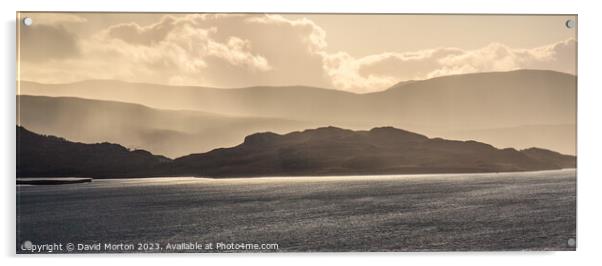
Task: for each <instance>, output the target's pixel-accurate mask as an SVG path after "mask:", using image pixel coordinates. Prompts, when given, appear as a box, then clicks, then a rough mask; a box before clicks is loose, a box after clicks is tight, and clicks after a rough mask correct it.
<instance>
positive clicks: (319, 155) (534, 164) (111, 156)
mask: <svg viewBox="0 0 602 266" xmlns="http://www.w3.org/2000/svg"><path fill="white" fill-rule="evenodd" d="M575 164H576V158H575V157H574V156H568V155H562V154H559V153H556V152H552V151H549V150H544V149H539V148H531V149H527V150H522V151H517V150H515V149H502V150H500V149H496V148H494V147H493V146H491V145H488V144H484V143H480V142H475V141H466V142H465V141H453V140H445V139H440V138H427V137H426V136H424V135H420V134H416V133H412V132H409V131H404V130H400V129H396V128H392V127H383V128H374V129H372V130H370V131H352V130H346V129H340V128H335V127H324V128H318V129H310V130H305V131H302V132H299V131H297V132H292V133H288V134H286V135H279V134H275V133H272V132H265V133H256V134H252V135H249V136H247V137H246V138H245V139H244V142H243V143H242V144H240V145H238V146H235V147H232V148H220V149H215V150H213V151H210V152H207V153H201V154H191V155H188V156H184V157H181V158H177V159H175V160H170V159H168V158H166V157H163V156H157V155H153V154H151V153H149V152H147V151H144V150H134V151H131V150H128V149H127V148H125V147H123V146H120V145H117V144H110V143H100V144H83V143H76V142H71V141H68V140H65V139H62V138H57V137H53V136H43V135H38V134H36V133H33V132H30V131H28V130H27V129H25V128H23V127H17V176H18V177H30V176H36V177H41V176H43V177H64V176H69V177H96V178H108V177H150V176H209V177H241V176H249V177H250V176H298V175H358V174H409V173H466V172H502V171H526V170H546V169H559V168H574V167H575Z"/></svg>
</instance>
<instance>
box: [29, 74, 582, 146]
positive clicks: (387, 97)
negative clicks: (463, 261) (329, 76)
mask: <svg viewBox="0 0 602 266" xmlns="http://www.w3.org/2000/svg"><path fill="white" fill-rule="evenodd" d="M576 79H577V78H576V77H575V76H573V75H570V74H565V73H559V72H554V71H544V70H517V71H510V72H491V73H475V74H464V75H455V76H445V77H438V78H433V79H428V80H421V81H411V82H401V83H399V84H397V85H395V86H393V87H391V88H390V89H388V90H386V91H382V92H376V93H370V94H353V93H348V92H343V91H335V90H328V89H320V88H311V87H303V86H286V87H250V88H240V89H215V88H205V87H177V86H165V85H153V84H140V83H127V82H120V81H106V80H105V81H98V80H97V81H84V82H78V83H72V84H54V85H47V84H38V83H33V82H26V81H22V82H20V86H19V93H20V94H31V95H49V96H74V97H83V98H94V99H102V100H118V101H125V102H132V103H140V104H144V105H147V106H150V107H155V108H164V109H189V110H198V111H205V112H210V113H214V114H229V115H238V116H240V115H243V116H250V117H280V118H283V119H285V120H293V121H306V122H304V123H305V124H303V126H304V127H297V126H294V127H286V128H282V130H280V128H276V129H270V128H254V129H256V131H262V130H263V131H266V130H269V131H279V132H285V131H286V130H299V129H301V128H307V127H315V126H323V125H333V126H338V127H344V128H350V129H369V128H372V127H377V126H382V125H388V126H393V127H398V128H405V129H408V130H412V131H416V132H422V133H424V134H428V135H430V136H441V137H444V138H461V139H466V140H468V139H472V140H479V141H486V142H487V143H490V144H492V145H495V146H496V147H508V143H515V142H516V143H519V142H520V145H518V146H512V147H525V148H526V147H530V146H539V147H543V148H548V149H556V150H560V151H562V152H564V153H568V154H575V141H574V139H567V138H564V137H563V136H567V134H570V132H571V129H570V127H573V128H574V125H575V124H576V92H577V88H576ZM540 125H545V126H549V127H547V129H544V128H540V129H537V128H536V127H537V126H540ZM564 125H569V128H567V127H564V128H561V126H564ZM498 128H513V132H512V134H508V133H507V132H498V131H496V130H494V129H498ZM483 130H489V132H487V133H483ZM548 130H554V132H553V134H548V136H549V137H547V138H545V139H536V138H530V137H528V136H533V135H538V134H540V133H546V132H549V131H548ZM572 131H575V130H572ZM179 132H181V133H190V132H186V131H179ZM250 132H251V131H248V130H247V131H245V132H244V133H245V134H249V133H250ZM213 136H216V137H219V136H220V135H219V134H215V135H213ZM236 137H241V134H237V135H236ZM559 143H562V144H559ZM223 144H226V143H223ZM228 144H232V141H230V142H229V143H228ZM215 147H219V146H213V147H207V148H215ZM145 148H148V147H146V146H145ZM179 154H182V153H179Z"/></svg>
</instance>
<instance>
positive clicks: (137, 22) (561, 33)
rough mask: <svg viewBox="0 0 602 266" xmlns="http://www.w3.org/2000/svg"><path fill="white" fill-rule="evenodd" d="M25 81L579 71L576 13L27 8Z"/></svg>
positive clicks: (365, 80)
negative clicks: (37, 10)
mask: <svg viewBox="0 0 602 266" xmlns="http://www.w3.org/2000/svg"><path fill="white" fill-rule="evenodd" d="M23 17H31V18H32V19H33V25H32V26H28V27H26V26H23V25H22V24H19V29H18V31H19V45H18V46H19V47H18V49H19V58H20V62H19V79H21V80H30V81H37V82H42V83H68V82H75V81H81V80H88V79H116V80H123V81H132V82H146V83H159V84H171V85H196V86H209V87H223V88H231V87H247V86H257V85H275V86H276V85H308V86H317V87H324V88H333V89H339V90H345V91H351V92H357V93H365V92H373V91H379V90H384V89H387V88H388V87H390V86H391V85H393V84H395V83H397V82H400V81H404V80H414V79H427V78H432V77H437V76H444V75H452V74H462V73H474V72H487V71H508V70H515V69H549V70H555V71H560V72H566V73H571V74H576V73H575V69H576V66H575V63H576V29H568V28H566V27H565V26H564V23H565V21H566V20H567V19H576V17H575V16H566V15H557V16H542V15H538V16H533V15H523V16H500V15H498V16H486V15H330V14H311V15H307V14H283V15H275V14H272V15H264V14H157V13H154V14H153V13H150V14H145V13H135V14H132V13H113V14H109V13H105V14H103V13H21V14H20V18H23Z"/></svg>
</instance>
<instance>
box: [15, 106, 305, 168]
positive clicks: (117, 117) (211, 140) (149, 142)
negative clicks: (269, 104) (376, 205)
mask: <svg viewBox="0 0 602 266" xmlns="http://www.w3.org/2000/svg"><path fill="white" fill-rule="evenodd" d="M17 103H18V120H17V123H18V125H21V126H24V127H26V128H28V129H30V130H33V131H34V132H39V133H42V134H48V135H56V136H61V137H65V138H67V139H69V140H73V141H81V142H86V143H95V142H104V141H107V142H112V143H119V144H121V145H124V146H126V147H128V148H136V149H145V150H148V151H151V152H153V153H157V154H163V155H166V156H170V157H172V158H174V157H178V156H183V155H187V154H190V153H194V152H204V151H209V150H212V149H214V148H217V147H228V146H233V145H237V144H240V141H241V140H242V139H243V138H244V137H245V136H246V135H248V134H251V133H254V132H258V131H266V130H270V131H275V132H283V133H284V132H290V131H293V130H299V129H303V128H307V127H313V126H316V125H313V124H311V123H304V122H299V121H293V120H287V119H278V118H253V117H234V116H226V115H218V114H212V113H207V112H200V111H173V110H159V109H153V108H149V107H146V106H143V105H139V104H130V103H122V102H112V101H98V100H88V99H80V98H72V97H44V96H24V95H22V96H17Z"/></svg>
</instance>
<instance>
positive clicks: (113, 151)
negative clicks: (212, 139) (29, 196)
mask: <svg viewBox="0 0 602 266" xmlns="http://www.w3.org/2000/svg"><path fill="white" fill-rule="evenodd" d="M170 161H171V160H170V159H168V158H166V157H163V156H157V155H153V154H151V153H150V152H148V151H144V150H133V151H130V150H128V149H126V148H125V147H123V146H121V145H117V144H111V143H98V144H84V143H76V142H71V141H67V140H65V139H62V138H58V137H54V136H43V135H38V134H36V133H33V132H31V131H29V130H27V129H25V128H23V127H20V126H17V177H82V176H83V177H95V178H104V177H145V176H150V175H152V173H153V171H154V170H155V169H156V168H157V167H160V166H161V165H163V164H165V163H169V162H170Z"/></svg>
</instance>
